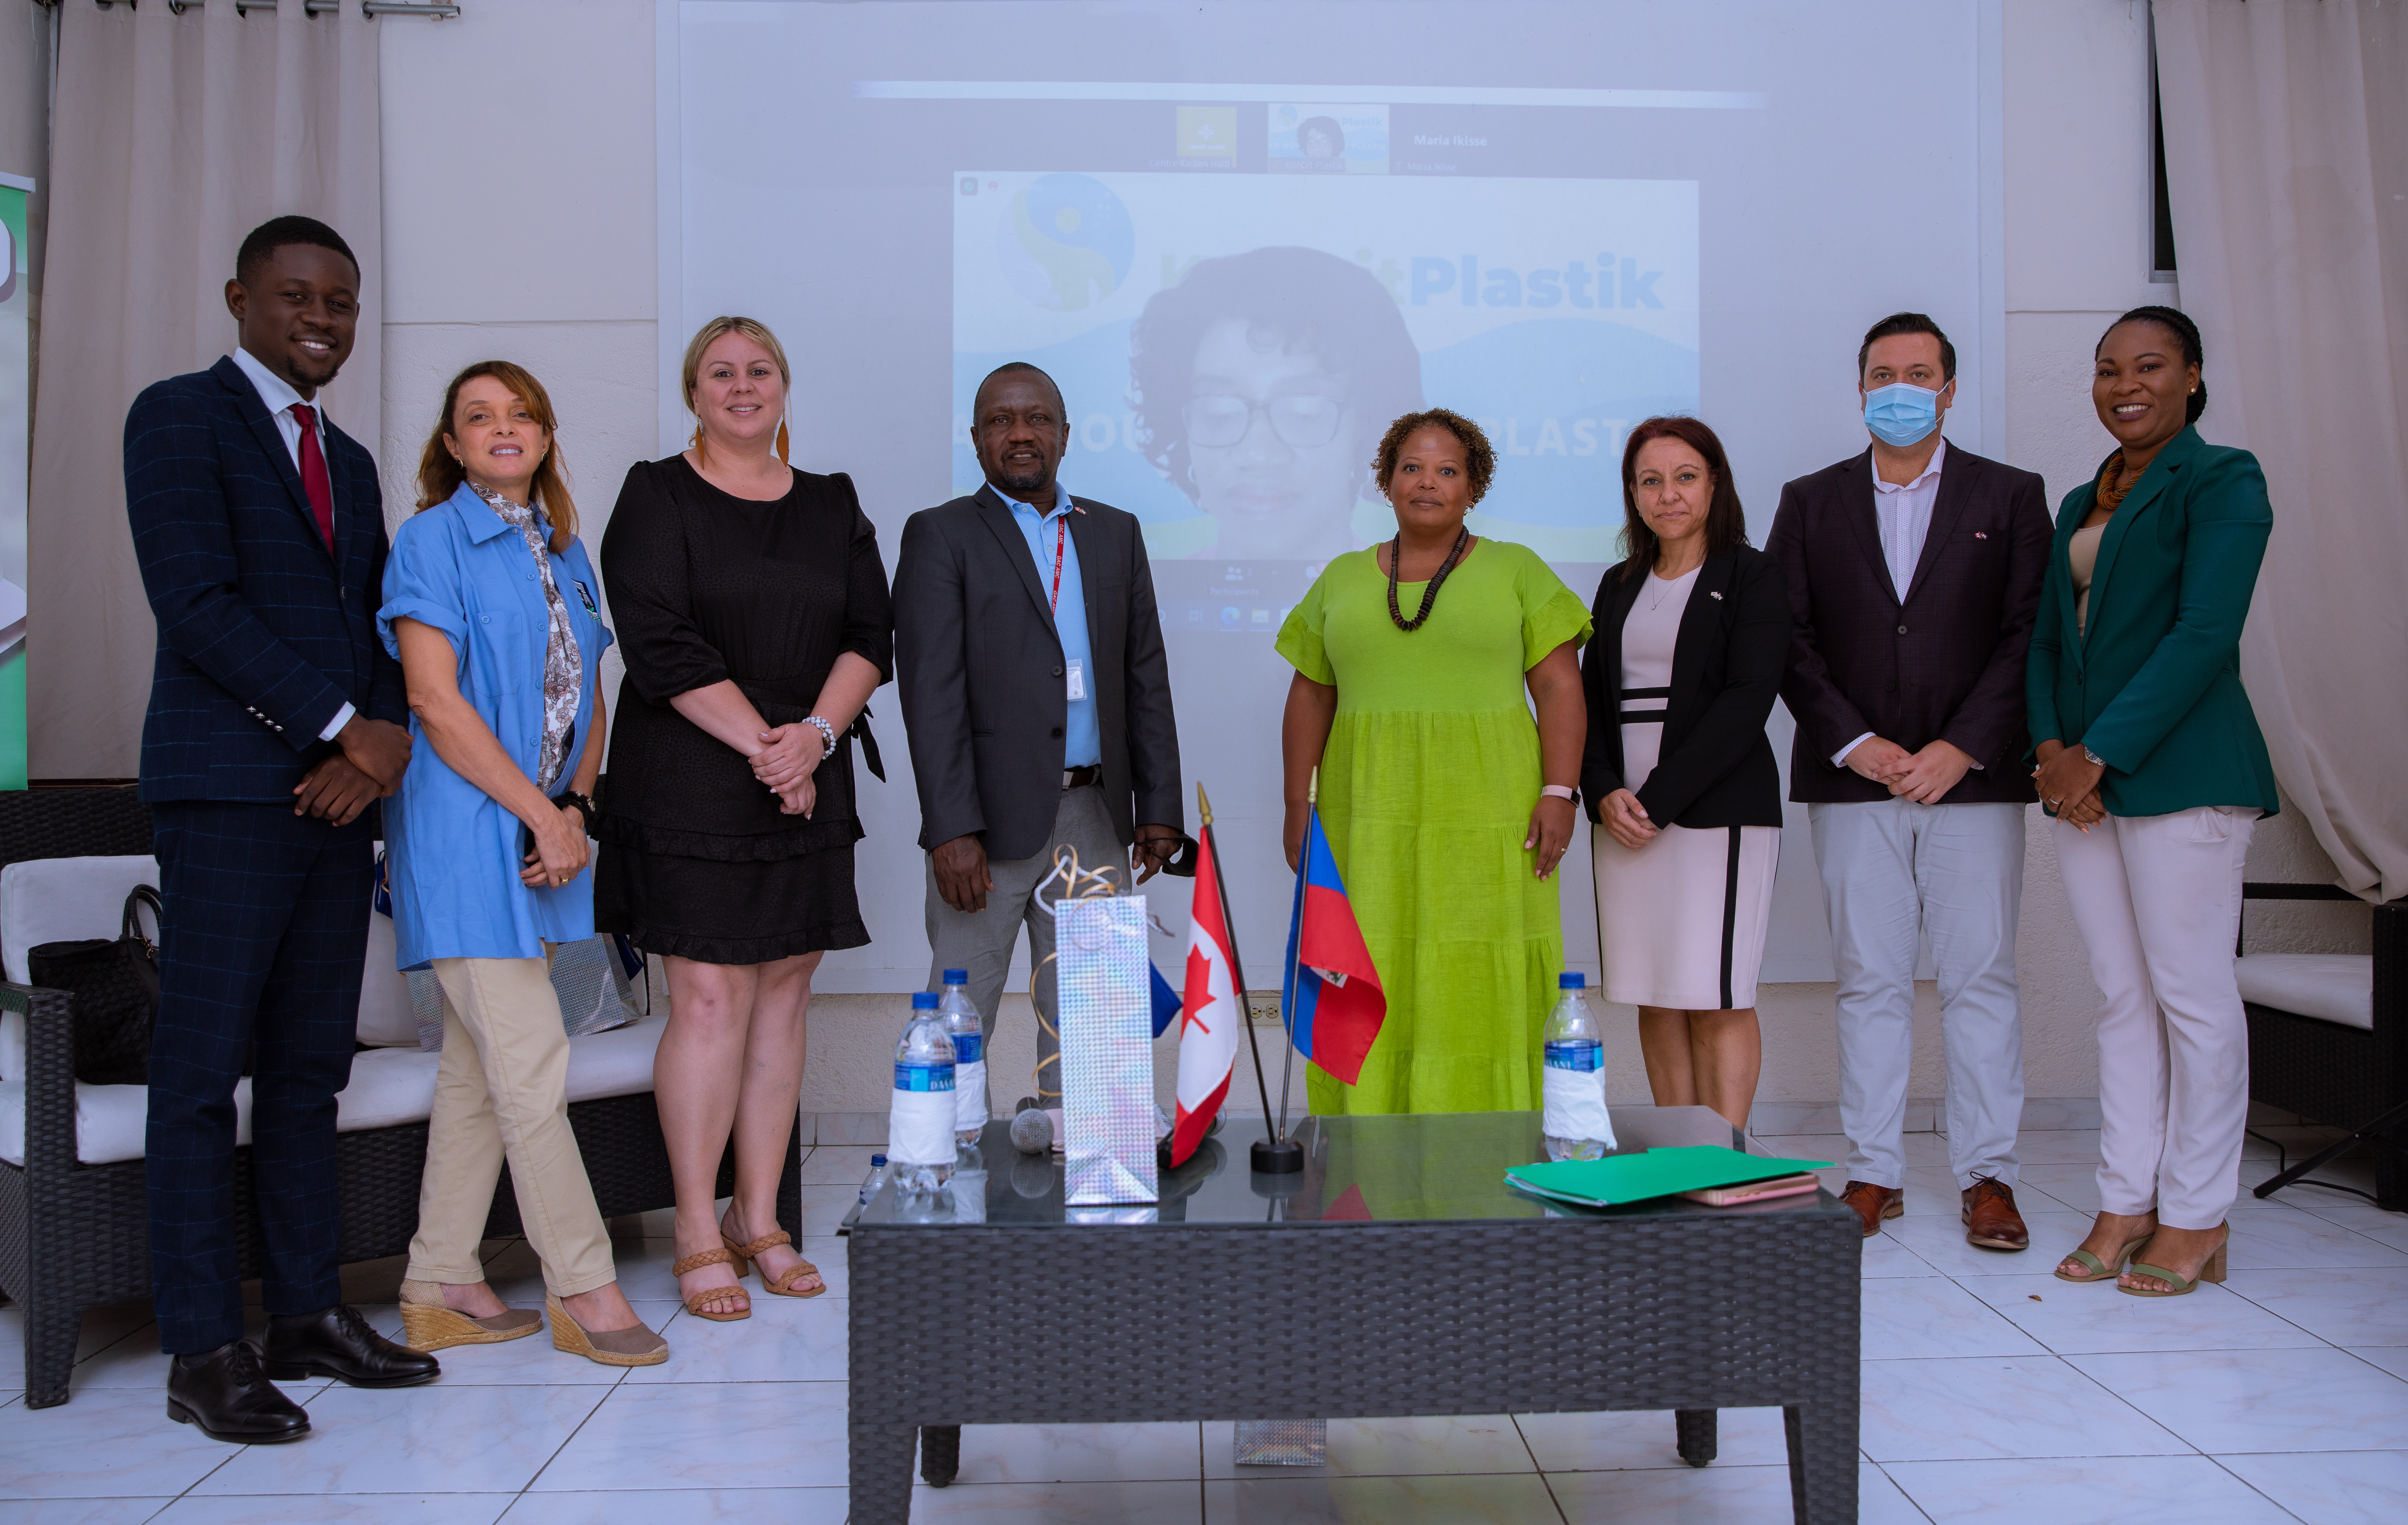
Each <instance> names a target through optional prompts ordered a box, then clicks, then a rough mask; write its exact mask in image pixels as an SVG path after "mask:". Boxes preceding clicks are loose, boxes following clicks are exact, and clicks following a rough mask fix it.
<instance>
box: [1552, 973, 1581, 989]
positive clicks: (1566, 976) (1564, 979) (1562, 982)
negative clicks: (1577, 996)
mask: <svg viewBox="0 0 2408 1525" xmlns="http://www.w3.org/2000/svg"><path fill="white" fill-rule="evenodd" d="M1555 985H1556V988H1557V989H1559V990H1566V991H1584V990H1586V989H1588V976H1586V975H1584V974H1582V973H1580V972H1579V971H1578V970H1576V969H1567V970H1565V971H1564V972H1563V973H1562V974H1561V975H1559V976H1556V978H1555Z"/></svg>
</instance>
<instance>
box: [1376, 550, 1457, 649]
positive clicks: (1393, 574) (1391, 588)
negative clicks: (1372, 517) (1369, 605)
mask: <svg viewBox="0 0 2408 1525" xmlns="http://www.w3.org/2000/svg"><path fill="white" fill-rule="evenodd" d="M1470 543H1471V531H1470V530H1469V529H1459V530H1457V531H1455V547H1454V549H1451V550H1449V551H1448V552H1447V553H1446V560H1445V561H1443V562H1441V563H1439V566H1438V570H1437V571H1436V572H1434V573H1432V574H1431V575H1430V579H1429V586H1428V587H1426V588H1425V589H1423V590H1422V610H1421V613H1419V614H1416V615H1414V616H1413V617H1412V619H1411V620H1408V619H1406V618H1405V611H1404V610H1402V609H1400V608H1398V606H1397V570H1398V568H1399V567H1400V566H1402V565H1403V564H1404V560H1405V536H1404V532H1402V531H1401V530H1400V531H1398V534H1397V538H1396V539H1395V540H1393V541H1391V542H1390V543H1389V545H1388V618H1389V619H1391V620H1395V621H1396V622H1397V628H1398V630H1401V631H1403V632H1404V633H1405V634H1408V635H1410V634H1412V633H1413V632H1414V631H1417V630H1419V629H1421V628H1422V626H1423V625H1424V624H1426V622H1427V621H1428V620H1429V617H1430V608H1431V606H1433V605H1435V604H1437V603H1438V590H1439V584H1441V583H1442V582H1444V581H1446V575H1447V574H1448V573H1450V572H1452V571H1454V570H1455V563H1457V562H1459V561H1461V560H1463V550H1464V548H1465V547H1466V546H1468V545H1469V544H1470Z"/></svg>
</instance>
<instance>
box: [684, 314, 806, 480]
mask: <svg viewBox="0 0 2408 1525" xmlns="http://www.w3.org/2000/svg"><path fill="white" fill-rule="evenodd" d="M730 334H740V335H743V336H744V337H746V338H748V339H751V340H752V341H753V343H754V344H757V345H759V346H760V347H761V348H762V349H767V351H769V359H770V360H771V361H773V362H774V363H776V364H777V367H778V379H779V382H780V384H781V386H782V387H783V388H784V390H785V391H786V392H788V393H789V394H791V393H792V392H794V390H795V373H794V371H793V370H792V369H791V368H789V367H788V366H787V364H786V347H785V346H784V345H782V344H780V343H779V342H778V335H775V334H772V333H770V332H769V325H768V324H767V323H765V322H763V321H761V320H759V319H758V318H737V317H730V316H727V315H725V314H722V315H721V316H719V317H717V318H713V319H712V320H711V321H709V322H707V323H705V324H703V325H702V326H701V327H700V328H698V329H695V331H694V338H693V340H692V342H690V343H689V344H687V345H686V347H685V364H684V366H683V367H682V373H683V380H684V387H685V410H686V411H687V412H689V413H692V412H694V389H695V382H697V381H699V380H700V379H701V378H702V352H703V351H704V350H706V349H710V347H711V346H712V345H714V344H717V343H718V342H719V341H720V340H722V339H724V338H725V337H726V336H727V335H730ZM691 443H692V444H693V446H694V451H695V454H696V455H701V454H702V453H703V448H702V420H701V419H700V418H699V417H696V418H695V424H694V438H693V440H692V441H691ZM777 448H778V459H779V460H781V461H784V460H786V449H787V439H786V420H785V417H784V416H783V415H782V414H781V415H780V417H779V419H778V446H777ZM790 464H791V463H790Z"/></svg>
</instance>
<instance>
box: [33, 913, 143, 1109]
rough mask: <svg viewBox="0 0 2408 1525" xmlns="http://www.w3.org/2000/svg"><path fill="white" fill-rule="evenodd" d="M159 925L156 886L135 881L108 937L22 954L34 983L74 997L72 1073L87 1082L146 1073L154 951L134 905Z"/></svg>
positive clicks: (127, 1080) (108, 1082) (118, 1082)
mask: <svg viewBox="0 0 2408 1525" xmlns="http://www.w3.org/2000/svg"><path fill="white" fill-rule="evenodd" d="M145 905H148V906H150V921H151V924H152V925H153V926H156V925H157V924H158V922H159V916H160V910H159V891H157V890H155V889H152V888H151V887H150V885H147V884H137V885H136V886H135V887H134V892H133V893H132V894H129V895H127V896H126V897H125V919H124V920H123V921H122V923H121V926H122V932H121V933H120V934H119V935H118V936H115V937H91V938H86V939H84V940H82V941H79V942H70V943H43V944H40V945H38V946H36V947H35V948H31V949H28V950H27V952H26V955H25V962H26V963H27V964H28V965H29V970H28V972H29V973H31V974H32V976H34V983H35V984H36V985H37V986H39V987H41V988H42V989H44V990H51V991H66V992H67V993H68V994H69V995H72V996H74V997H75V1077H76V1078H77V1079H78V1080H80V1081H82V1082H83V1083H84V1084H85V1085H88V1086H139V1085H144V1084H147V1083H148V1082H149V1080H150V1026H151V1023H153V1022H154V1021H156V1020H157V1019H158V1016H159V949H158V947H157V945H156V944H154V943H152V942H151V940H150V938H148V937H145V936H144V935H143V934H142V918H141V908H142V907H143V906H145Z"/></svg>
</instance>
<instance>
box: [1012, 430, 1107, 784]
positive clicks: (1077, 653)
mask: <svg viewBox="0 0 2408 1525" xmlns="http://www.w3.org/2000/svg"><path fill="white" fill-rule="evenodd" d="M989 485H990V486H992V485H993V484H991V483H990V484H989ZM995 494H996V497H999V498H1001V499H1002V500H1003V501H1004V502H1006V503H1008V504H1010V505H1011V521H1012V522H1013V523H1015V524H1017V525H1019V526H1020V534H1021V536H1022V537H1023V538H1024V539H1025V540H1026V541H1027V542H1028V554H1029V555H1031V556H1033V557H1035V558H1036V559H1037V587H1038V590H1039V591H1040V592H1043V593H1045V594H1046V595H1047V596H1049V597H1051V596H1052V594H1053V591H1054V544H1055V542H1056V541H1057V540H1058V541H1059V542H1060V544H1061V547H1062V596H1061V598H1060V600H1059V601H1058V602H1057V603H1056V604H1055V605H1054V634H1056V635H1057V636H1059V637H1060V638H1061V641H1062V662H1063V665H1064V667H1065V669H1066V670H1068V671H1073V672H1078V673H1081V674H1083V675H1084V677H1085V691H1086V697H1085V698H1083V699H1073V700H1071V701H1070V702H1069V704H1070V710H1069V719H1068V720H1067V721H1065V722H1064V723H1063V727H1062V765H1063V766H1064V767H1066V768H1084V767H1092V766H1094V765H1095V764H1097V763H1101V762H1102V761H1103V760H1104V728H1103V722H1102V721H1101V720H1099V719H1097V712H1096V663H1095V655H1094V652H1093V651H1092V650H1091V649H1090V648H1089V647H1088V642H1087V587H1086V584H1085V583H1083V582H1082V581H1081V580H1080V578H1079V542H1078V539H1077V537H1076V536H1075V535H1074V534H1065V533H1064V532H1063V530H1062V529H1061V528H1060V527H1059V526H1058V525H1057V524H1056V523H1055V521H1056V520H1061V519H1063V517H1064V516H1065V515H1068V514H1070V513H1073V512H1077V511H1079V510H1075V509H1073V508H1072V507H1071V506H1070V494H1069V492H1068V489H1066V488H1064V487H1063V485H1062V483H1061V479H1060V478H1059V477H1056V478H1055V479H1054V511H1053V512H1052V513H1050V514H1040V513H1039V512H1038V511H1037V510H1036V509H1034V508H1032V507H1030V506H1028V505H1027V504H1025V503H1022V502H1021V501H1020V500H1019V499H1017V498H1015V497H1013V496H1012V495H1011V493H1009V492H1005V491H1004V490H1003V489H1001V488H999V487H998V488H996V490H995ZM1073 664H1075V665H1073ZM1065 682H1066V683H1067V682H1068V679H1067V678H1066V679H1065Z"/></svg>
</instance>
